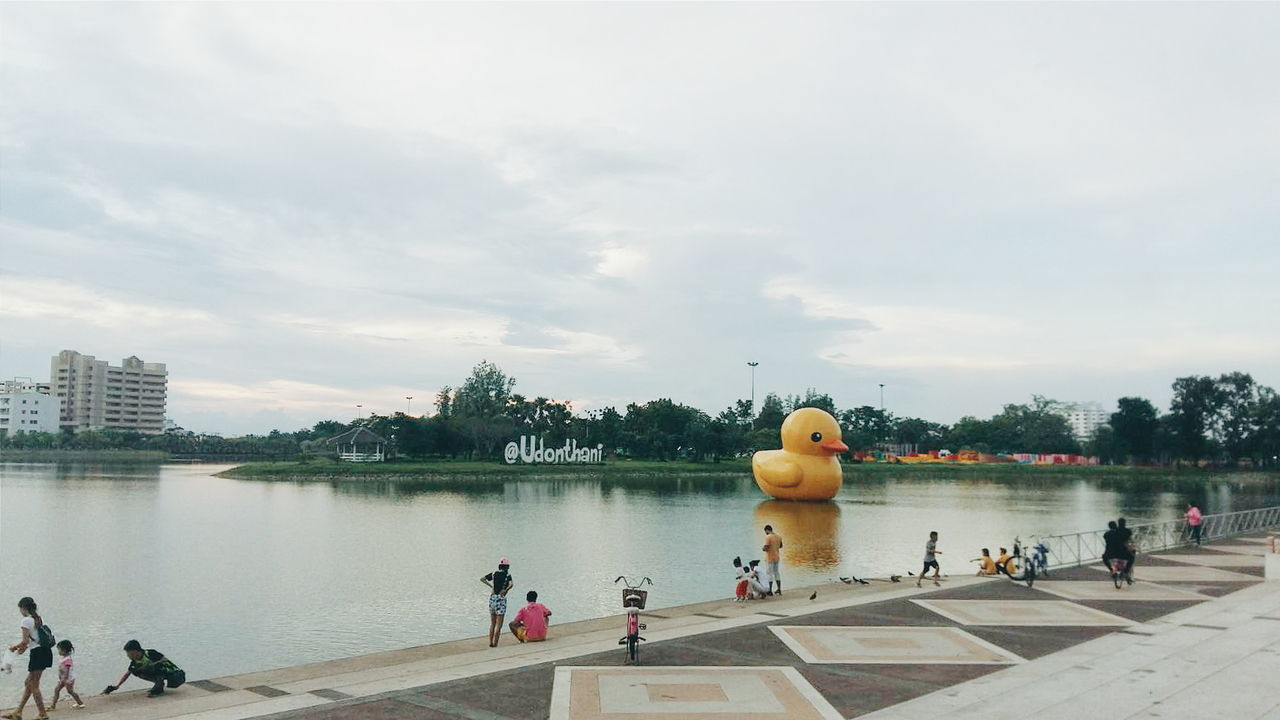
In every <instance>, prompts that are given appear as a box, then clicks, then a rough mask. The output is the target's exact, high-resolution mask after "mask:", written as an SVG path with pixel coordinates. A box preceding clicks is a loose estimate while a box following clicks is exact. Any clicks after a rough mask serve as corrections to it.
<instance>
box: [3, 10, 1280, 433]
mask: <svg viewBox="0 0 1280 720" xmlns="http://www.w3.org/2000/svg"><path fill="white" fill-rule="evenodd" d="M1278 33H1280V4H1276V3H1251V4H1234V5H1232V4H1223V3H1214V4H1191V3H1180V4H1156V3H1140V4H1123V5H1121V4H1097V3H1089V4H1042V3H1026V4H993V3H984V4H973V5H963V4H946V5H932V4H924V3H903V4H891V5H883V4H847V5H835V4H817V5H808V4H807V5H800V4H791V5H767V4H709V5H704V4H698V5H693V4H688V5H673V4H629V5H619V4H596V5H571V4H557V5H549V6H544V5H531V4H521V5H516V6H509V5H497V4H479V5H410V4H386V5H372V4H353V5H335V4H323V5H320V4H287V5H266V4H246V5H231V4H211V5H194V4H130V5H107V4H90V5H84V4H77V5H71V4H38V5H21V4H4V5H3V6H2V7H0V48H2V50H0V53H2V56H0V63H2V65H3V66H2V68H0V91H2V97H3V103H2V105H0V152H2V165H0V172H2V173H3V174H2V175H0V258H2V260H3V261H2V263H0V283H2V289H0V375H3V376H6V377H11V376H17V375H22V376H34V377H37V378H44V377H47V376H48V363H49V357H50V356H51V355H52V354H54V353H56V352H57V351H58V350H61V349H63V348H71V349H77V350H80V351H81V352H84V353H87V354H94V355H97V356H98V357H100V358H107V359H111V360H112V361H113V362H115V363H118V362H119V360H120V359H121V358H123V357H125V356H128V355H134V354H136V355H138V356H140V357H142V358H143V359H144V360H148V361H157V362H166V363H168V367H169V373H170V396H169V415H170V417H171V418H172V419H174V420H175V421H177V422H178V423H179V424H181V425H183V426H186V427H189V428H192V429H197V430H204V431H219V432H224V433H239V432H256V431H265V430H269V429H271V428H273V427H279V428H282V429H292V428H296V427H300V426H303V425H306V424H310V423H312V422H314V421H315V420H317V419H320V418H330V417H338V418H350V417H351V415H352V414H353V413H354V412H355V405H356V404H357V403H360V404H363V405H364V406H365V408H366V410H368V409H372V410H376V411H380V412H387V411H391V410H395V409H402V408H403V407H404V405H405V402H404V399H403V398H404V396H405V395H414V396H415V397H416V398H417V399H416V400H415V401H414V402H415V410H417V409H420V408H425V407H426V405H427V400H428V398H429V396H431V395H433V394H434V392H435V391H436V390H437V389H438V388H440V387H441V386H443V385H446V384H452V385H457V384H458V383H459V382H460V381H461V379H462V378H463V377H465V375H466V374H467V372H468V370H469V369H470V367H471V366H472V365H474V364H475V363H476V362H477V361H479V360H481V359H489V360H492V361H494V362H497V363H498V364H499V365H501V366H502V367H503V368H504V369H506V370H507V371H508V372H510V373H511V374H513V375H514V376H516V377H517V378H518V380H519V384H518V386H517V389H518V390H519V391H521V392H524V393H526V394H529V395H531V396H532V395H544V396H549V397H553V398H557V399H563V400H571V401H572V402H573V403H574V405H575V407H576V408H578V409H580V410H589V409H592V408H597V407H601V406H604V405H618V406H621V405H624V404H625V403H627V402H630V401H639V400H647V399H650V398H653V397H659V396H669V397H672V398H674V399H676V400H678V401H682V402H687V403H691V404H694V405H697V406H699V407H702V408H704V409H707V410H710V411H713V412H715V411H717V410H719V409H721V408H723V407H724V406H726V405H728V404H730V403H731V402H732V401H733V400H735V399H736V398H744V397H746V396H747V395H748V394H749V392H750V386H749V375H748V369H747V367H746V362H747V361H748V360H755V361H758V362H759V363H760V366H759V369H758V371H757V372H758V374H757V396H758V397H759V396H762V395H763V394H764V393H765V392H769V391H776V392H779V393H790V392H803V391H804V389H805V388H807V387H815V388H817V389H819V390H821V391H826V392H830V393H831V394H832V395H833V396H834V397H835V399H836V401H837V403H838V404H840V405H841V406H853V405H859V404H876V403H878V402H879V396H878V392H879V391H878V384H879V383H884V384H885V385H886V390H885V401H886V405H887V406H888V408H889V409H890V410H892V411H894V412H896V413H899V414H908V415H916V416H922V417H926V418H930V419H933V420H938V421H943V422H951V421H954V420H955V419H957V418H958V417H960V416H961V415H966V414H976V415H989V414H991V413H994V412H996V411H998V410H999V408H1000V406H1001V405H1002V404H1004V403H1007V402H1022V401H1025V400H1027V399H1028V398H1029V396H1030V395H1031V394H1032V393H1039V394H1044V395H1048V396H1050V397H1055V398H1059V399H1063V400H1098V401H1101V402H1103V403H1106V404H1108V405H1110V404H1112V403H1114V401H1115V399H1116V398H1117V397H1119V396H1122V395H1129V394H1139V395H1144V396H1147V397H1150V398H1152V399H1153V400H1155V401H1156V402H1157V403H1158V404H1160V405H1167V403H1168V399H1169V391H1168V386H1169V383H1170V382H1171V381H1172V379H1173V378H1174V377H1176V376H1179V375H1185V374H1189V373H1214V374H1216V373H1220V372H1224V371H1230V370H1237V369H1239V370H1245V371H1251V372H1253V373H1254V375H1255V377H1257V378H1258V379H1259V380H1260V381H1261V382H1264V383H1267V384H1270V385H1273V386H1274V385H1280V321H1277V316H1276V311H1277V308H1280V283H1278V282H1276V277H1277V271H1278V270H1280V249H1278V248H1280V242H1278V241H1280V237H1278V236H1280V232H1278V230H1280V220H1278V218H1280V213H1278V212H1277V207H1278V205H1277V202H1278V198H1280V132H1278V131H1277V129H1278V128H1280V84H1278V83H1277V82H1276V68H1278V67H1280V43H1276V42H1275V38H1276V37H1277V34H1278Z"/></svg>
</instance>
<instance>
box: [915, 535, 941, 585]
mask: <svg viewBox="0 0 1280 720" xmlns="http://www.w3.org/2000/svg"><path fill="white" fill-rule="evenodd" d="M941 554H942V551H941V550H939V549H938V531H937V530H933V531H930V532H929V542H927V543H925V544H924V569H923V570H921V571H920V577H918V578H916V587H920V583H921V582H922V581H923V580H924V576H925V575H928V574H929V568H933V584H934V585H937V584H938V581H939V580H941V579H942V569H941V568H939V567H938V558H937V556H938V555H941Z"/></svg>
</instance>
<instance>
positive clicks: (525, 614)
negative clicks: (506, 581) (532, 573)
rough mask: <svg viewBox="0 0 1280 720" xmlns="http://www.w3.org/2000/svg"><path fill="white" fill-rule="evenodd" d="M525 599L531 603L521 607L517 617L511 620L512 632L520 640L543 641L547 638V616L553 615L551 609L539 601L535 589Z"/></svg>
mask: <svg viewBox="0 0 1280 720" xmlns="http://www.w3.org/2000/svg"><path fill="white" fill-rule="evenodd" d="M524 599H525V600H528V601H529V604H528V605H525V606H524V607H522V608H520V611H519V612H517V613H516V619H515V620H512V621H511V625H510V628H511V634H512V635H515V636H516V639H517V640H519V641H520V642H542V641H543V640H546V639H547V618H549V617H551V611H550V610H548V609H547V606H546V605H543V604H542V603H540V602H538V593H537V592H535V591H533V590H530V591H529V592H528V594H526V595H525V596H524Z"/></svg>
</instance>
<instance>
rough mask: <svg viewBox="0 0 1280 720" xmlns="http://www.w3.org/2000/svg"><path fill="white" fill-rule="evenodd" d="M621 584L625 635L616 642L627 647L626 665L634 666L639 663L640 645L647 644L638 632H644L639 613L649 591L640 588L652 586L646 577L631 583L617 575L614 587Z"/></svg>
mask: <svg viewBox="0 0 1280 720" xmlns="http://www.w3.org/2000/svg"><path fill="white" fill-rule="evenodd" d="M618 583H622V585H623V588H622V607H623V608H625V609H626V611H627V634H626V635H624V636H623V637H622V638H620V639H619V640H618V644H619V645H626V646H627V664H628V665H634V664H637V663H639V662H640V643H642V642H648V641H647V640H645V639H644V638H642V637H640V631H641V630H645V629H646V628H647V626H646V625H645V624H644V623H642V622H640V611H641V610H643V609H644V605H645V603H646V602H648V600H649V591H647V590H641V589H640V587H641V586H642V585H644V584H646V583H648V584H649V585H652V584H653V581H652V580H650V579H649V578H648V577H644V578H641V579H640V582H638V583H635V584H634V585H633V584H632V583H631V579H630V578H628V577H627V576H625V575H619V576H618V578H617V579H616V580H614V581H613V584H614V585H617V584H618Z"/></svg>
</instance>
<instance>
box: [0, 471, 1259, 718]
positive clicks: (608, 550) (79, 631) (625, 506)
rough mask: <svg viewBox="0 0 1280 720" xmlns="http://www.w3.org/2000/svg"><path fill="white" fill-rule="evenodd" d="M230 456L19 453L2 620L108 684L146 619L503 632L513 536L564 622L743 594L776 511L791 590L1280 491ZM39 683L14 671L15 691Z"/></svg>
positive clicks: (189, 631) (247, 637)
mask: <svg viewBox="0 0 1280 720" xmlns="http://www.w3.org/2000/svg"><path fill="white" fill-rule="evenodd" d="M226 467H227V466H210V465H197V466H191V465H163V466H96V465H83V464H77V465H50V464H6V465H0V588H2V591H0V640H4V641H5V642H4V644H5V646H7V645H10V644H13V643H14V642H16V641H17V639H18V637H19V632H18V630H17V627H18V621H19V619H20V616H19V615H18V612H17V609H16V605H17V600H18V598H19V597H21V596H23V595H31V596H33V597H35V599H36V600H37V601H38V602H39V604H40V608H41V610H42V614H43V615H44V618H45V621H46V622H47V623H48V624H49V625H50V626H51V627H52V628H53V629H54V631H55V632H56V634H57V635H58V637H59V638H66V639H69V640H71V641H72V642H73V643H75V645H76V647H77V667H78V668H79V673H80V678H81V682H80V685H81V686H82V691H88V692H97V691H98V690H100V689H101V688H102V687H103V686H105V685H106V684H107V683H108V682H110V681H114V680H115V679H117V678H118V677H119V676H120V674H121V673H122V672H123V671H124V668H125V667H126V666H127V664H128V663H127V660H126V659H125V657H124V654H123V653H122V652H121V651H120V647H121V646H122V645H123V644H124V642H125V641H126V640H128V639H130V638H137V639H139V640H140V641H142V644H143V645H144V646H145V647H154V648H157V649H159V650H160V651H162V652H164V653H165V654H167V655H169V656H171V657H172V658H173V659H174V660H175V661H176V662H178V663H179V664H180V665H181V666H183V667H184V669H186V670H187V673H188V676H189V677H191V678H192V679H198V678H207V677H215V676H218V675H225V674H231V673H241V672H248V671H253V670H261V669H266V668H272V667H281V666H286V665H294V664H298V663H304V662H310V661H315V660H326V659H332V658H339V657H346V656H350V655H355V654H360V653H366V652H373V651H377V650H386V649H391V648H400V647H408V646H413V645H421V644H425V643H431V642H438V641H442V640H451V639H457V638H462V637H472V636H480V635H483V634H484V633H485V632H486V630H487V627H488V617H487V609H486V600H487V595H488V591H487V589H486V588H485V587H484V586H483V585H481V584H480V581H479V578H480V577H481V576H482V575H483V574H485V573H487V572H489V571H491V570H492V569H493V568H494V565H495V564H496V561H497V559H498V558H499V557H500V556H504V555H505V556H508V557H510V558H511V562H512V573H513V575H514V577H515V583H516V588H515V590H514V591H513V592H512V595H511V605H512V608H511V610H510V612H509V614H508V619H510V616H511V615H514V612H515V609H516V608H518V607H519V606H520V605H521V604H522V603H523V598H524V593H525V592H526V591H527V590H530V589H534V590H537V591H538V592H539V594H540V595H541V597H540V600H542V601H543V602H544V603H545V604H546V605H548V606H549V607H550V608H551V609H552V610H553V611H554V613H555V616H554V618H553V620H554V621H556V622H564V621H570V620H579V619H585V618H590V617H598V616H601V615H607V614H611V613H616V612H618V610H619V607H618V606H619V592H618V590H617V589H616V588H615V586H614V585H613V584H612V581H613V579H614V578H615V577H617V576H618V575H620V574H627V575H637V576H638V575H648V576H650V577H652V578H653V581H654V583H655V585H654V587H653V588H652V591H651V595H650V607H651V608H653V607H663V606H668V605H678V604H684V603H690V602H696V601H702V600H710V599H714V598H718V597H728V596H730V595H732V589H733V574H732V568H731V567H730V561H731V559H732V558H733V556H735V555H741V556H742V557H743V558H744V559H749V558H754V557H760V555H761V553H760V545H761V542H762V533H761V530H760V528H761V527H762V526H763V525H764V524H765V523H771V524H772V525H773V526H774V527H775V528H776V529H777V531H778V532H779V533H780V534H781V535H782V536H783V538H784V541H785V544H786V547H785V550H784V560H783V568H782V573H783V579H784V581H785V582H786V583H787V586H788V587H793V588H794V587H799V586H801V585H810V584H816V583H823V582H830V581H832V580H833V579H834V578H835V577H837V576H838V575H847V574H849V573H850V572H853V573H857V574H858V575H864V574H865V575H871V576H881V577H884V576H887V575H889V574H890V573H899V574H903V575H905V574H906V571H907V570H913V571H915V570H918V565H919V563H920V559H921V555H922V551H923V547H924V542H925V540H926V535H927V533H928V531H929V530H937V531H938V532H939V533H940V534H941V538H940V540H939V543H938V547H939V549H941V550H943V551H944V554H943V555H942V556H941V558H940V560H941V561H942V567H943V571H944V572H945V573H950V574H967V573H969V572H972V571H973V568H974V565H973V564H971V563H969V562H967V561H968V560H969V559H970V558H973V557H976V556H977V555H978V550H979V548H981V547H984V546H985V547H990V548H991V549H992V550H993V551H994V550H995V549H996V547H997V546H998V545H1008V544H1009V541H1010V540H1011V539H1012V538H1013V536H1014V535H1015V534H1021V535H1022V536H1023V537H1026V536H1028V535H1030V534H1051V533H1064V532H1075V531H1078V530H1086V529H1095V528H1099V527H1102V526H1104V525H1105V523H1106V521H1107V520H1108V519H1111V518H1115V517H1116V516H1118V515H1124V516H1126V517H1128V518H1130V520H1131V522H1145V521H1156V520H1166V519H1172V518H1176V517H1179V516H1180V514H1181V511H1182V509H1183V508H1184V507H1185V505H1184V504H1183V503H1184V502H1185V498H1186V497H1187V495H1188V494H1195V495H1196V496H1197V497H1199V498H1201V499H1202V500H1204V501H1205V502H1206V510H1207V511H1210V512H1226V511H1232V510H1244V509H1249V508H1253V507H1262V506H1267V505H1273V504H1280V492H1278V491H1277V488H1276V487H1274V486H1259V485H1248V486H1239V485H1233V484H1227V483H1221V484H1214V485H1212V486H1207V485H1197V486H1193V487H1185V486H1183V487H1178V488H1176V489H1175V488H1174V487H1172V483H1171V482H1170V483H1159V482H1157V483H1142V484H1139V485H1121V486H1119V487H1118V488H1117V487H1115V486H1111V485H1108V484H1106V483H1100V482H1098V481H1093V480H1078V481H1077V480H1036V481H1021V482H1019V481H1008V480H981V479H972V478H970V479H964V480H954V479H946V480H938V479H904V478H894V479H884V478H877V479H873V480H868V481H856V482H848V483H846V485H845V487H844V490H843V491H842V493H841V494H840V496H839V497H837V499H836V501H835V502H833V503H829V504H805V503H786V502H778V501H767V500H765V499H764V498H763V497H762V496H761V494H760V492H759V490H757V489H756V487H755V485H754V483H753V482H752V481H751V479H750V478H749V477H748V476H747V475H746V474H744V475H743V476H742V477H725V478H720V479H711V478H708V477H706V476H680V475H673V476H671V477H657V478H654V477H650V478H645V479H635V478H630V479H625V480H616V479H614V480H610V479H583V478H581V477H578V478H574V479H563V478H562V479H550V480H548V479H538V480H510V479H492V480H477V479H459V480H457V481H456V482H434V483H431V484H420V485H419V484H415V485H403V484H402V485H393V484H388V483H378V482H361V483H316V484H296V483H279V482H277V483H271V482H259V481H244V480H231V479H224V478H218V477H214V476H213V473H215V472H219V471H221V470H224V469H226ZM553 632H554V625H553ZM509 641H511V638H510V636H506V637H505V638H504V642H509ZM134 682H135V683H137V686H138V687H139V688H140V687H143V684H142V683H140V682H139V681H136V680H135V681H134ZM20 683H21V679H20V674H19V673H15V674H14V675H7V676H0V692H5V693H12V692H17V689H18V688H19V686H20ZM46 684H47V687H48V688H52V684H53V682H52V681H51V680H50V681H49V682H47V683H46ZM2 704H3V703H0V705H2Z"/></svg>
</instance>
